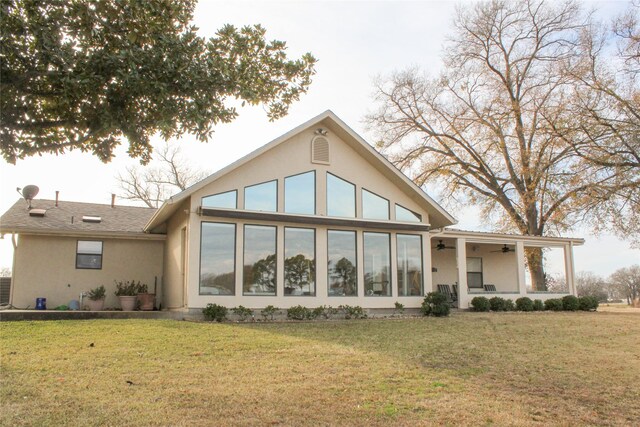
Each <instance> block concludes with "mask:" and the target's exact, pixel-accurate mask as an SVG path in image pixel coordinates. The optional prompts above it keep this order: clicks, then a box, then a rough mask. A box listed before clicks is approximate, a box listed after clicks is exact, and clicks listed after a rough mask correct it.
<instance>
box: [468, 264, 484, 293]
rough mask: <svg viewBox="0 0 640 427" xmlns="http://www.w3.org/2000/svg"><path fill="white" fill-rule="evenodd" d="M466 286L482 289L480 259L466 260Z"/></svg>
mask: <svg viewBox="0 0 640 427" xmlns="http://www.w3.org/2000/svg"><path fill="white" fill-rule="evenodd" d="M467 286H468V287H469V288H480V289H483V283H482V258H478V257H469V258H467Z"/></svg>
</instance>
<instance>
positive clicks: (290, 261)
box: [284, 227, 316, 295]
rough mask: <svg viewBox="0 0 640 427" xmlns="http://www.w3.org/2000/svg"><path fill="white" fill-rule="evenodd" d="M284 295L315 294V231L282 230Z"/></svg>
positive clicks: (301, 229) (299, 229)
mask: <svg viewBox="0 0 640 427" xmlns="http://www.w3.org/2000/svg"><path fill="white" fill-rule="evenodd" d="M284 294H285V295H315V294H316V234H315V230H312V229H308V228H290V227H286V228H285V229H284Z"/></svg>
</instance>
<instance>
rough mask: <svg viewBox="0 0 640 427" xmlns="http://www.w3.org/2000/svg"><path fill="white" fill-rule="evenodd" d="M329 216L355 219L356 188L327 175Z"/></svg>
mask: <svg viewBox="0 0 640 427" xmlns="http://www.w3.org/2000/svg"><path fill="white" fill-rule="evenodd" d="M327 215H329V216H342V217H348V218H355V216H356V186H355V185H353V184H351V183H349V182H347V181H345V180H343V179H340V178H338V177H337V176H334V175H331V174H330V173H328V174H327Z"/></svg>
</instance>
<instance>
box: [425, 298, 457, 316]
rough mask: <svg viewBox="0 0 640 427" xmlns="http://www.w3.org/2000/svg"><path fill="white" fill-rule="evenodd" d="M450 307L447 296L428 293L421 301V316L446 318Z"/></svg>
mask: <svg viewBox="0 0 640 427" xmlns="http://www.w3.org/2000/svg"><path fill="white" fill-rule="evenodd" d="M450 310H451V307H450V306H449V301H448V300H447V296H446V295H445V294H443V293H441V292H429V293H428V294H427V296H426V297H424V300H423V301H422V308H421V311H422V314H424V315H425V316H436V317H442V316H448V315H449V311H450Z"/></svg>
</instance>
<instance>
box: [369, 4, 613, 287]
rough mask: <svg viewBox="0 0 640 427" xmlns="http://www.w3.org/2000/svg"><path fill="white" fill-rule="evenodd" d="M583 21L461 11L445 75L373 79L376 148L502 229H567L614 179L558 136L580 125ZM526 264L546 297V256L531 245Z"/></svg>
mask: <svg viewBox="0 0 640 427" xmlns="http://www.w3.org/2000/svg"><path fill="white" fill-rule="evenodd" d="M586 23H587V21H586V18H584V15H583V13H582V11H581V9H580V5H579V4H578V3H576V2H572V1H566V2H562V3H553V4H551V3H544V2H542V1H537V0H519V1H506V0H494V1H484V2H479V3H477V4H475V5H474V6H473V7H469V5H466V7H465V8H462V7H461V8H459V9H458V10H457V16H456V18H455V21H454V31H453V34H452V35H451V37H450V38H449V40H448V42H447V44H446V45H445V47H444V52H445V53H444V58H443V59H444V67H443V69H442V71H441V74H440V75H439V76H438V77H435V78H431V77H429V76H428V75H426V73H423V72H422V71H421V70H420V69H417V68H412V69H409V70H406V71H401V72H396V73H395V74H393V75H391V76H390V77H389V78H387V79H381V80H380V81H379V82H378V83H377V96H376V99H377V101H378V105H379V109H378V110H377V111H376V112H374V113H372V114H371V115H370V116H369V121H370V123H371V124H372V126H373V127H374V128H375V129H377V130H378V131H379V133H380V143H379V145H380V147H381V148H383V149H384V150H385V151H386V152H387V153H388V154H389V156H390V157H391V159H392V160H393V161H394V162H395V164H396V165H398V166H399V167H400V168H401V169H402V170H403V171H405V172H407V173H408V174H410V175H412V177H413V179H414V180H415V182H416V183H417V184H418V185H424V184H425V183H427V182H429V183H431V182H433V183H435V184H436V185H437V186H439V189H440V190H441V193H442V196H443V198H444V200H445V203H447V204H449V205H452V204H458V205H460V204H462V205H465V204H475V205H477V206H479V207H480V208H481V213H482V215H483V216H484V219H485V221H486V222H487V223H493V224H495V225H496V227H495V228H496V229H498V230H500V231H515V232H518V233H521V234H526V235H532V236H542V235H553V234H557V233H559V232H561V231H564V230H567V229H569V228H570V227H571V226H572V225H573V224H574V223H575V221H577V220H579V219H580V215H581V214H582V213H584V211H585V209H587V208H589V207H590V206H591V205H592V204H593V203H594V200H593V198H591V197H589V195H590V194H592V192H593V191H594V189H597V188H600V187H601V186H603V185H608V184H609V183H611V182H612V181H614V180H615V171H614V172H612V171H611V170H610V169H608V168H606V167H604V166H597V165H591V167H587V166H586V160H584V159H583V158H582V157H581V156H579V155H577V154H576V152H575V150H574V149H573V148H572V147H571V146H570V145H569V144H567V143H566V138H568V137H569V135H566V134H565V135H563V136H560V135H559V134H558V131H557V128H558V127H559V126H564V123H565V122H566V121H567V120H571V119H572V117H571V116H570V114H568V113H567V111H566V109H565V105H566V102H567V98H568V97H569V96H570V95H571V94H572V93H573V87H574V81H573V80H574V79H573V77H572V76H571V75H570V74H569V73H566V71H565V69H564V67H563V64H565V63H566V61H568V60H570V58H572V57H576V56H577V55H579V53H578V52H577V51H576V46H577V44H578V42H579V35H580V32H581V31H582V30H583V29H584V28H585V25H586ZM571 137H574V138H575V137H580V135H579V134H578V133H574V134H573V135H571ZM526 261H527V263H528V266H529V269H530V271H531V278H532V283H533V286H534V289H539V290H543V289H545V288H546V284H545V273H544V267H543V253H542V251H541V250H540V249H535V248H532V249H527V251H526Z"/></svg>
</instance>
